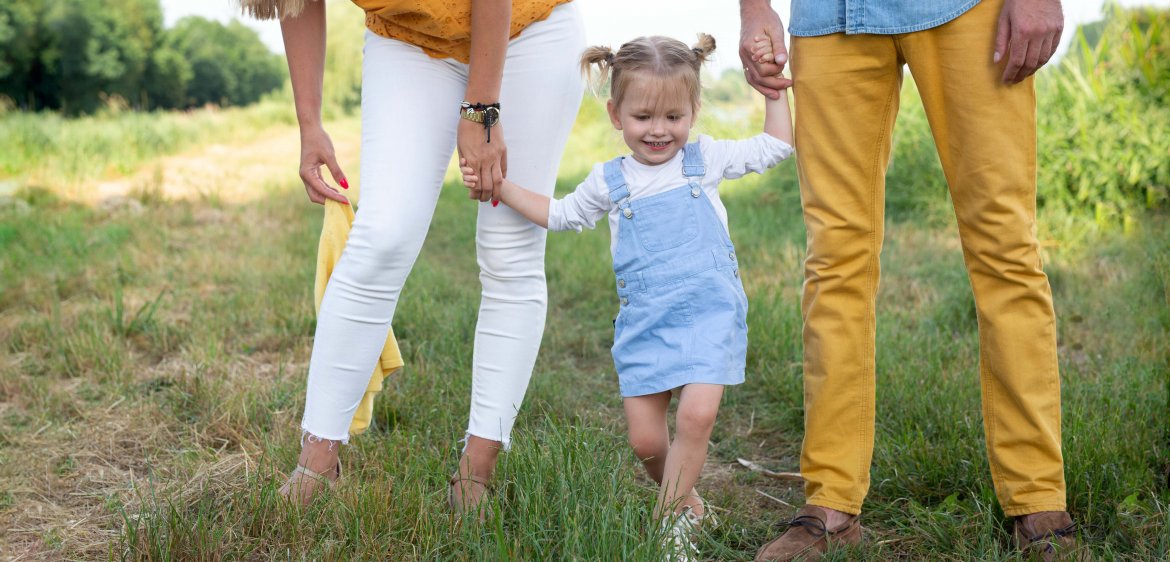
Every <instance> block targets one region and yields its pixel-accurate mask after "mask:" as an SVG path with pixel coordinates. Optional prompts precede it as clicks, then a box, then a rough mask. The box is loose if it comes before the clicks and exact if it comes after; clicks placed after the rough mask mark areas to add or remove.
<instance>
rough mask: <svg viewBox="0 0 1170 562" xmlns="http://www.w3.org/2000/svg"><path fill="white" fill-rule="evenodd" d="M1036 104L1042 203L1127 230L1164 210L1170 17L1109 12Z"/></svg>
mask: <svg viewBox="0 0 1170 562" xmlns="http://www.w3.org/2000/svg"><path fill="white" fill-rule="evenodd" d="M1107 13H1108V18H1107V19H1106V20H1105V22H1103V23H1100V24H1095V25H1093V26H1091V27H1088V28H1082V29H1079V30H1078V31H1077V36H1076V40H1075V41H1076V44H1075V47H1074V49H1073V50H1072V51H1071V52H1070V54H1069V55H1068V56H1067V57H1065V59H1064V60H1063V61H1062V62H1061V64H1060V66H1059V67H1058V68H1056V69H1055V70H1054V71H1052V72H1048V73H1045V74H1044V75H1043V76H1042V78H1041V80H1040V81H1039V84H1040V91H1039V101H1038V105H1039V107H1040V111H1039V126H1040V138H1039V144H1040V146H1039V149H1040V162H1039V164H1040V168H1039V182H1040V183H1039V191H1038V196H1039V201H1040V203H1041V204H1042V205H1049V206H1058V207H1062V208H1065V209H1067V210H1070V211H1074V212H1079V213H1083V214H1091V215H1092V216H1093V217H1094V219H1095V220H1096V221H1097V223H1098V224H1099V225H1101V226H1112V225H1117V224H1126V223H1128V222H1131V221H1132V220H1133V217H1134V216H1136V214H1137V213H1138V212H1139V211H1140V210H1142V209H1167V208H1170V133H1168V132H1167V128H1166V123H1170V108H1168V107H1167V103H1166V102H1167V101H1170V93H1168V92H1170V11H1167V10H1161V11H1157V10H1152V9H1138V10H1122V9H1120V8H1117V7H1116V6H1113V7H1110V8H1109V9H1107Z"/></svg>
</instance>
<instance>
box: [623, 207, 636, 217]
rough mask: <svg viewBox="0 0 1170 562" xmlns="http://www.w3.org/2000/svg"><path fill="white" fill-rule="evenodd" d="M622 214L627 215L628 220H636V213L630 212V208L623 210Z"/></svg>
mask: <svg viewBox="0 0 1170 562" xmlns="http://www.w3.org/2000/svg"><path fill="white" fill-rule="evenodd" d="M622 214H623V215H625V216H626V218H627V219H632V218H634V211H632V210H630V208H629V207H626V208H624V209H622Z"/></svg>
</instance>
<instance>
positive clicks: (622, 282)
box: [618, 279, 626, 289]
mask: <svg viewBox="0 0 1170 562" xmlns="http://www.w3.org/2000/svg"><path fill="white" fill-rule="evenodd" d="M618 287H621V288H623V289H625V288H626V280H625V279H618Z"/></svg>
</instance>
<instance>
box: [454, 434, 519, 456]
mask: <svg viewBox="0 0 1170 562" xmlns="http://www.w3.org/2000/svg"><path fill="white" fill-rule="evenodd" d="M471 436H475V437H479V438H480V439H487V440H488V441H499V442H500V450H501V451H503V452H505V453H507V452H508V451H511V450H512V439H511V437H510V436H505V437H504V438H503V439H497V438H495V437H488V436H487V435H479V434H477V433H473V432H472V431H471V430H470V429H469V430H467V432H466V433H464V434H463V439H460V440H459V442H460V443H463V448H462V449H460V452H461V453H462V452H466V451H467V439H468V438H469V437H471Z"/></svg>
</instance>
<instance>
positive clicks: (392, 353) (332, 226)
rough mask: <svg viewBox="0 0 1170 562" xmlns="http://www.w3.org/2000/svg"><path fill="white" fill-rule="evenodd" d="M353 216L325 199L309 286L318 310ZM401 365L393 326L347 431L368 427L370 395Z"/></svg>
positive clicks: (371, 410)
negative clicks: (314, 269)
mask: <svg viewBox="0 0 1170 562" xmlns="http://www.w3.org/2000/svg"><path fill="white" fill-rule="evenodd" d="M353 217H354V214H353V207H351V206H349V205H344V204H342V203H338V202H337V201H333V200H332V199H326V200H325V222H324V224H322V225H321V242H320V244H319V245H318V246H317V281H316V284H315V287H314V289H313V300H314V302H315V303H316V305H315V306H316V308H317V312H321V299H322V298H323V297H324V296H325V285H327V284H328V283H329V276H330V275H332V274H333V266H335V265H336V264H337V260H339V259H341V252H342V250H344V249H345V242H346V240H348V239H349V229H350V227H351V226H353ZM402 365H403V361H402V352H400V351H399V350H398V340H396V339H394V330H393V329H391V330H390V333H389V334H388V335H387V336H386V345H385V346H383V347H382V355H381V356H380V357H378V364H377V365H375V366H374V372H373V373H372V374H371V376H370V385H369V386H367V387H366V395H365V396H363V397H362V402H361V404H358V408H357V412H356V413H354V415H353V421H352V422H350V424H349V434H350V435H357V434H359V433H362V432H363V431H365V430H366V429H367V428H369V427H370V421H371V420H372V419H373V417H374V398H375V397H376V396H377V395H378V393H379V392H381V391H382V379H384V378H386V377H388V376H390V375H391V374H393V373H394V372H395V371H397V370H398V369H401V368H402Z"/></svg>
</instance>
